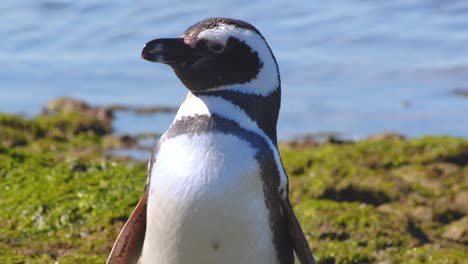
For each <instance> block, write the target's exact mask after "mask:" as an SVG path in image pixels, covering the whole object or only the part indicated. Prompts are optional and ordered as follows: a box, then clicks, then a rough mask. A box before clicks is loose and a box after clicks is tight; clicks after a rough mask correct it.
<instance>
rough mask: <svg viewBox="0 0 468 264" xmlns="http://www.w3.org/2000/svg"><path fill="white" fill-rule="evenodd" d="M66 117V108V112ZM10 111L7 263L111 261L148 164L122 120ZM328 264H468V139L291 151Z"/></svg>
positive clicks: (0, 153)
mask: <svg viewBox="0 0 468 264" xmlns="http://www.w3.org/2000/svg"><path fill="white" fill-rule="evenodd" d="M62 110H63V109H62ZM62 110H61V111H57V112H53V111H52V112H50V111H49V112H48V114H41V115H40V116H38V117H36V118H34V119H23V118H20V117H17V116H12V115H7V114H0V263H104V262H105V260H106V257H107V254H108V253H109V251H110V248H111V246H112V243H113V241H114V239H115V238H116V236H117V234H118V232H119V230H120V228H121V227H122V226H123V224H124V222H125V221H126V218H127V217H128V216H129V214H130V212H131V211H132V209H133V208H134V206H135V205H136V203H137V201H138V199H139V196H140V195H141V193H142V190H143V187H144V184H145V180H146V163H145V162H140V161H134V160H131V159H124V158H119V157H112V156H109V155H108V154H107V153H108V152H106V150H108V149H109V148H115V147H121V146H123V145H125V144H128V142H129V141H130V142H132V140H131V139H129V138H128V137H118V136H115V135H112V134H111V122H110V121H109V118H110V116H111V114H109V113H108V115H107V116H106V115H100V114H96V111H89V109H88V110H86V109H85V110H83V109H81V112H80V113H77V112H75V111H62ZM281 152H282V157H283V162H284V165H285V167H286V170H287V172H288V174H289V176H290V196H291V200H292V202H293V204H294V207H295V211H296V213H297V215H298V217H299V220H300V222H301V223H302V226H303V228H304V231H305V232H306V236H307V239H308V240H309V243H310V245H311V246H312V248H313V250H314V254H315V256H316V259H317V260H318V263H322V264H324V263H468V261H467V260H468V216H467V213H468V140H465V139H457V138H452V137H424V138H417V139H411V140H405V139H403V138H401V137H399V136H395V135H393V136H392V135H387V136H381V137H374V138H369V139H367V140H364V141H361V142H354V143H352V142H339V141H333V140H330V141H328V142H325V143H321V144H315V143H311V142H290V143H283V144H281Z"/></svg>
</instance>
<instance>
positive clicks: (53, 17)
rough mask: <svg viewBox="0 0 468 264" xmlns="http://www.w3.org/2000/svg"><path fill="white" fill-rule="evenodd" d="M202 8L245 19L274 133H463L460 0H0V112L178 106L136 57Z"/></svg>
mask: <svg viewBox="0 0 468 264" xmlns="http://www.w3.org/2000/svg"><path fill="white" fill-rule="evenodd" d="M210 16H228V17H234V18H239V19H243V20H246V21H249V22H250V23H252V24H254V25H255V26H256V27H257V28H259V29H260V31H261V32H262V33H263V35H264V36H265V37H266V39H267V40H268V42H269V44H270V46H271V47H272V49H273V51H274V52H275V55H276V57H277V59H278V62H279V65H280V70H281V74H282V84H283V104H282V111H281V115H280V120H279V126H278V129H279V138H280V139H288V138H292V137H294V136H296V135H301V134H307V133H321V132H332V133H339V134H341V135H342V136H344V137H348V138H356V139H357V138H362V137H365V136H367V135H370V134H374V133H378V132H383V131H394V132H399V133H402V134H405V135H408V136H412V137H414V136H421V135H427V134H433V135H434V134H435V135H441V134H444V135H445V134H450V135H455V136H463V137H468V122H467V116H468V100H467V99H464V98H461V97H457V96H454V95H453V94H452V93H451V91H452V90H453V89H455V88H459V87H462V88H466V87H468V2H466V1H437V0H435V1H409V0H399V1H386V2H385V3H384V2H383V1H348V0H346V1H344V0H343V1H289V2H287V3H285V2H279V1H266V0H265V1H224V3H223V1H204V2H200V1H191V2H189V1H158V0H143V1H130V0H118V1H98V0H85V1H41V0H16V1H11V0H4V1H1V2H0V40H1V41H0V111H1V112H10V113H19V114H23V115H26V116H32V115H34V114H37V113H39V111H40V110H41V106H42V105H44V103H45V102H46V101H48V100H50V99H52V98H54V97H57V96H72V97H77V98H81V99H85V100H86V101H88V102H90V103H92V104H113V103H118V104H126V105H130V106H137V105H173V106H176V105H179V104H180V102H181V101H182V100H183V97H184V95H185V93H186V90H185V88H184V87H182V85H181V83H180V82H179V80H178V79H177V78H176V77H175V76H174V74H173V73H172V71H171V70H170V68H169V67H167V66H165V65H158V64H151V63H149V62H147V61H144V60H142V59H140V52H141V48H142V47H143V45H144V43H146V42H147V41H149V40H151V39H154V38H158V37H172V36H178V35H180V34H181V33H182V32H183V31H184V30H185V29H186V28H187V27H188V26H190V25H192V24H194V23H195V22H197V21H199V20H201V19H203V18H206V17H210ZM172 118H173V115H161V116H145V117H136V116H134V115H131V114H125V113H121V114H119V115H118V119H117V122H116V123H115V129H116V130H117V131H118V132H161V131H163V130H164V129H165V128H166V127H167V125H168V124H169V123H170V122H171V119H172Z"/></svg>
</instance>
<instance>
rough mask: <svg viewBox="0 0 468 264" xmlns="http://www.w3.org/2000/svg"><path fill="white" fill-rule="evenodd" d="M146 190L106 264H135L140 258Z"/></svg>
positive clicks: (144, 230) (144, 228)
mask: <svg viewBox="0 0 468 264" xmlns="http://www.w3.org/2000/svg"><path fill="white" fill-rule="evenodd" d="M147 200H148V189H147V188H145V191H144V193H143V195H142V196H141V198H140V201H139V202H138V204H137V206H136V207H135V209H134V210H133V212H132V214H131V215H130V218H129V219H128V220H127V223H125V226H124V227H123V228H122V230H121V231H120V234H119V236H118V237H117V240H116V241H115V243H114V246H113V247H112V251H111V253H110V254H109V257H108V259H107V262H106V264H136V263H137V262H138V260H139V258H140V255H141V250H142V248H143V241H144V239H145V232H146V207H147Z"/></svg>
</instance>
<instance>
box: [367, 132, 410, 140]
mask: <svg viewBox="0 0 468 264" xmlns="http://www.w3.org/2000/svg"><path fill="white" fill-rule="evenodd" d="M366 140H367V141H381V140H405V136H403V135H401V134H397V133H391V132H388V133H379V134H375V135H372V136H369V137H368V138H366Z"/></svg>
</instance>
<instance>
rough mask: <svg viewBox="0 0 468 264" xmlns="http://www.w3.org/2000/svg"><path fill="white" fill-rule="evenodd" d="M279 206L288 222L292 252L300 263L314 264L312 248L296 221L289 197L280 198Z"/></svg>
mask: <svg viewBox="0 0 468 264" xmlns="http://www.w3.org/2000/svg"><path fill="white" fill-rule="evenodd" d="M281 207H282V209H283V212H284V215H285V217H286V221H287V224H288V232H289V237H290V239H291V242H292V244H293V248H294V252H295V253H296V256H297V258H298V259H299V262H300V263H301V264H315V259H314V256H313V255H312V250H311V249H310V247H309V244H308V243H307V240H306V238H305V236H304V232H303V231H302V228H301V225H300V224H299V221H297V218H296V215H295V214H294V211H293V209H292V206H291V202H290V201H289V198H286V199H284V200H281Z"/></svg>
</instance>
